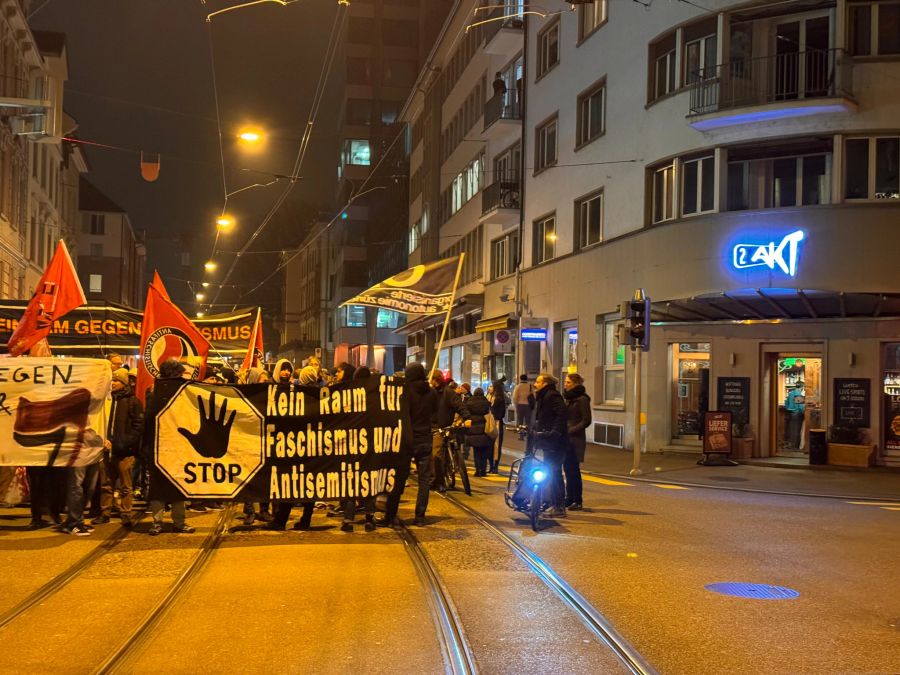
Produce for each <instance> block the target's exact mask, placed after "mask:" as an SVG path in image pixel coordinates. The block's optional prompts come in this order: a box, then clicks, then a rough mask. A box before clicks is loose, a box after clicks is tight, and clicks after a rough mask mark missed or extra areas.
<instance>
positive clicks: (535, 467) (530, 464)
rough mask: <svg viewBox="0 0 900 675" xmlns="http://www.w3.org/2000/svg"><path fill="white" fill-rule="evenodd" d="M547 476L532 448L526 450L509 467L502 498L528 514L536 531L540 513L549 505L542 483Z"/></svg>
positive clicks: (507, 503) (512, 506) (548, 474)
mask: <svg viewBox="0 0 900 675" xmlns="http://www.w3.org/2000/svg"><path fill="white" fill-rule="evenodd" d="M549 478H550V470H549V468H548V467H547V465H546V464H545V463H544V462H543V461H541V460H540V459H538V458H537V457H536V456H535V452H534V451H533V450H526V452H525V456H524V457H523V458H522V459H517V460H516V461H514V462H513V463H512V465H511V466H510V468H509V480H508V481H507V483H506V492H505V493H504V494H503V498H504V500H505V501H506V505H507V506H508V507H509V508H511V509H513V510H515V511H519V512H521V513H525V514H528V517H529V519H530V520H531V529H532V530H534V531H535V532H537V531H538V524H539V522H540V518H541V513H542V512H543V511H545V510H546V509H547V508H549V506H550V504H549V502H548V501H546V500H545V499H544V485H545V484H546V482H547V480H548V479H549Z"/></svg>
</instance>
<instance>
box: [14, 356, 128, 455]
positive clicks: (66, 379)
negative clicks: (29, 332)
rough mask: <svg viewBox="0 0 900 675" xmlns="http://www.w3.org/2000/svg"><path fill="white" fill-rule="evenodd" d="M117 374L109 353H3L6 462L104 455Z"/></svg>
mask: <svg viewBox="0 0 900 675" xmlns="http://www.w3.org/2000/svg"><path fill="white" fill-rule="evenodd" d="M111 379H112V373H111V372H110V369H109V362H108V361H105V360H103V359H55V358H34V357H29V356H23V357H18V358H0V466H57V467H65V466H85V465H88V464H93V463H95V462H97V461H99V460H100V453H101V452H102V451H103V441H104V434H105V432H106V419H107V406H106V402H107V399H108V398H109V391H110V387H109V384H110V380H111Z"/></svg>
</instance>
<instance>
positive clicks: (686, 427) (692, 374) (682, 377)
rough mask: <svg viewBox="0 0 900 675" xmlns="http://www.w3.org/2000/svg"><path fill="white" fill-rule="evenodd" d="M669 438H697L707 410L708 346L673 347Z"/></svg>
mask: <svg viewBox="0 0 900 675" xmlns="http://www.w3.org/2000/svg"><path fill="white" fill-rule="evenodd" d="M671 381H672V437H673V438H693V439H696V438H699V437H700V427H701V425H702V423H703V413H705V412H707V411H708V410H709V343H708V342H680V343H675V344H673V345H672V374H671Z"/></svg>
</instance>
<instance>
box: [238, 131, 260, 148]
mask: <svg viewBox="0 0 900 675" xmlns="http://www.w3.org/2000/svg"><path fill="white" fill-rule="evenodd" d="M238 138H239V139H240V140H241V141H243V142H244V143H246V144H248V145H256V144H257V143H259V142H260V141H262V139H263V133H262V131H260V130H259V129H252V128H250V129H243V130H242V131H241V132H240V133H239V134H238Z"/></svg>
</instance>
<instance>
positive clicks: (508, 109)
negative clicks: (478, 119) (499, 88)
mask: <svg viewBox="0 0 900 675" xmlns="http://www.w3.org/2000/svg"><path fill="white" fill-rule="evenodd" d="M520 119H522V110H521V107H520V106H519V94H518V91H517V90H515V89H510V90H507V91H505V92H502V93H499V94H494V95H493V97H491V98H490V99H488V102H487V103H485V104H484V128H485V130H486V129H487V128H488V127H489V126H491V125H492V124H493V123H494V122H496V121H497V120H520Z"/></svg>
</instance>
